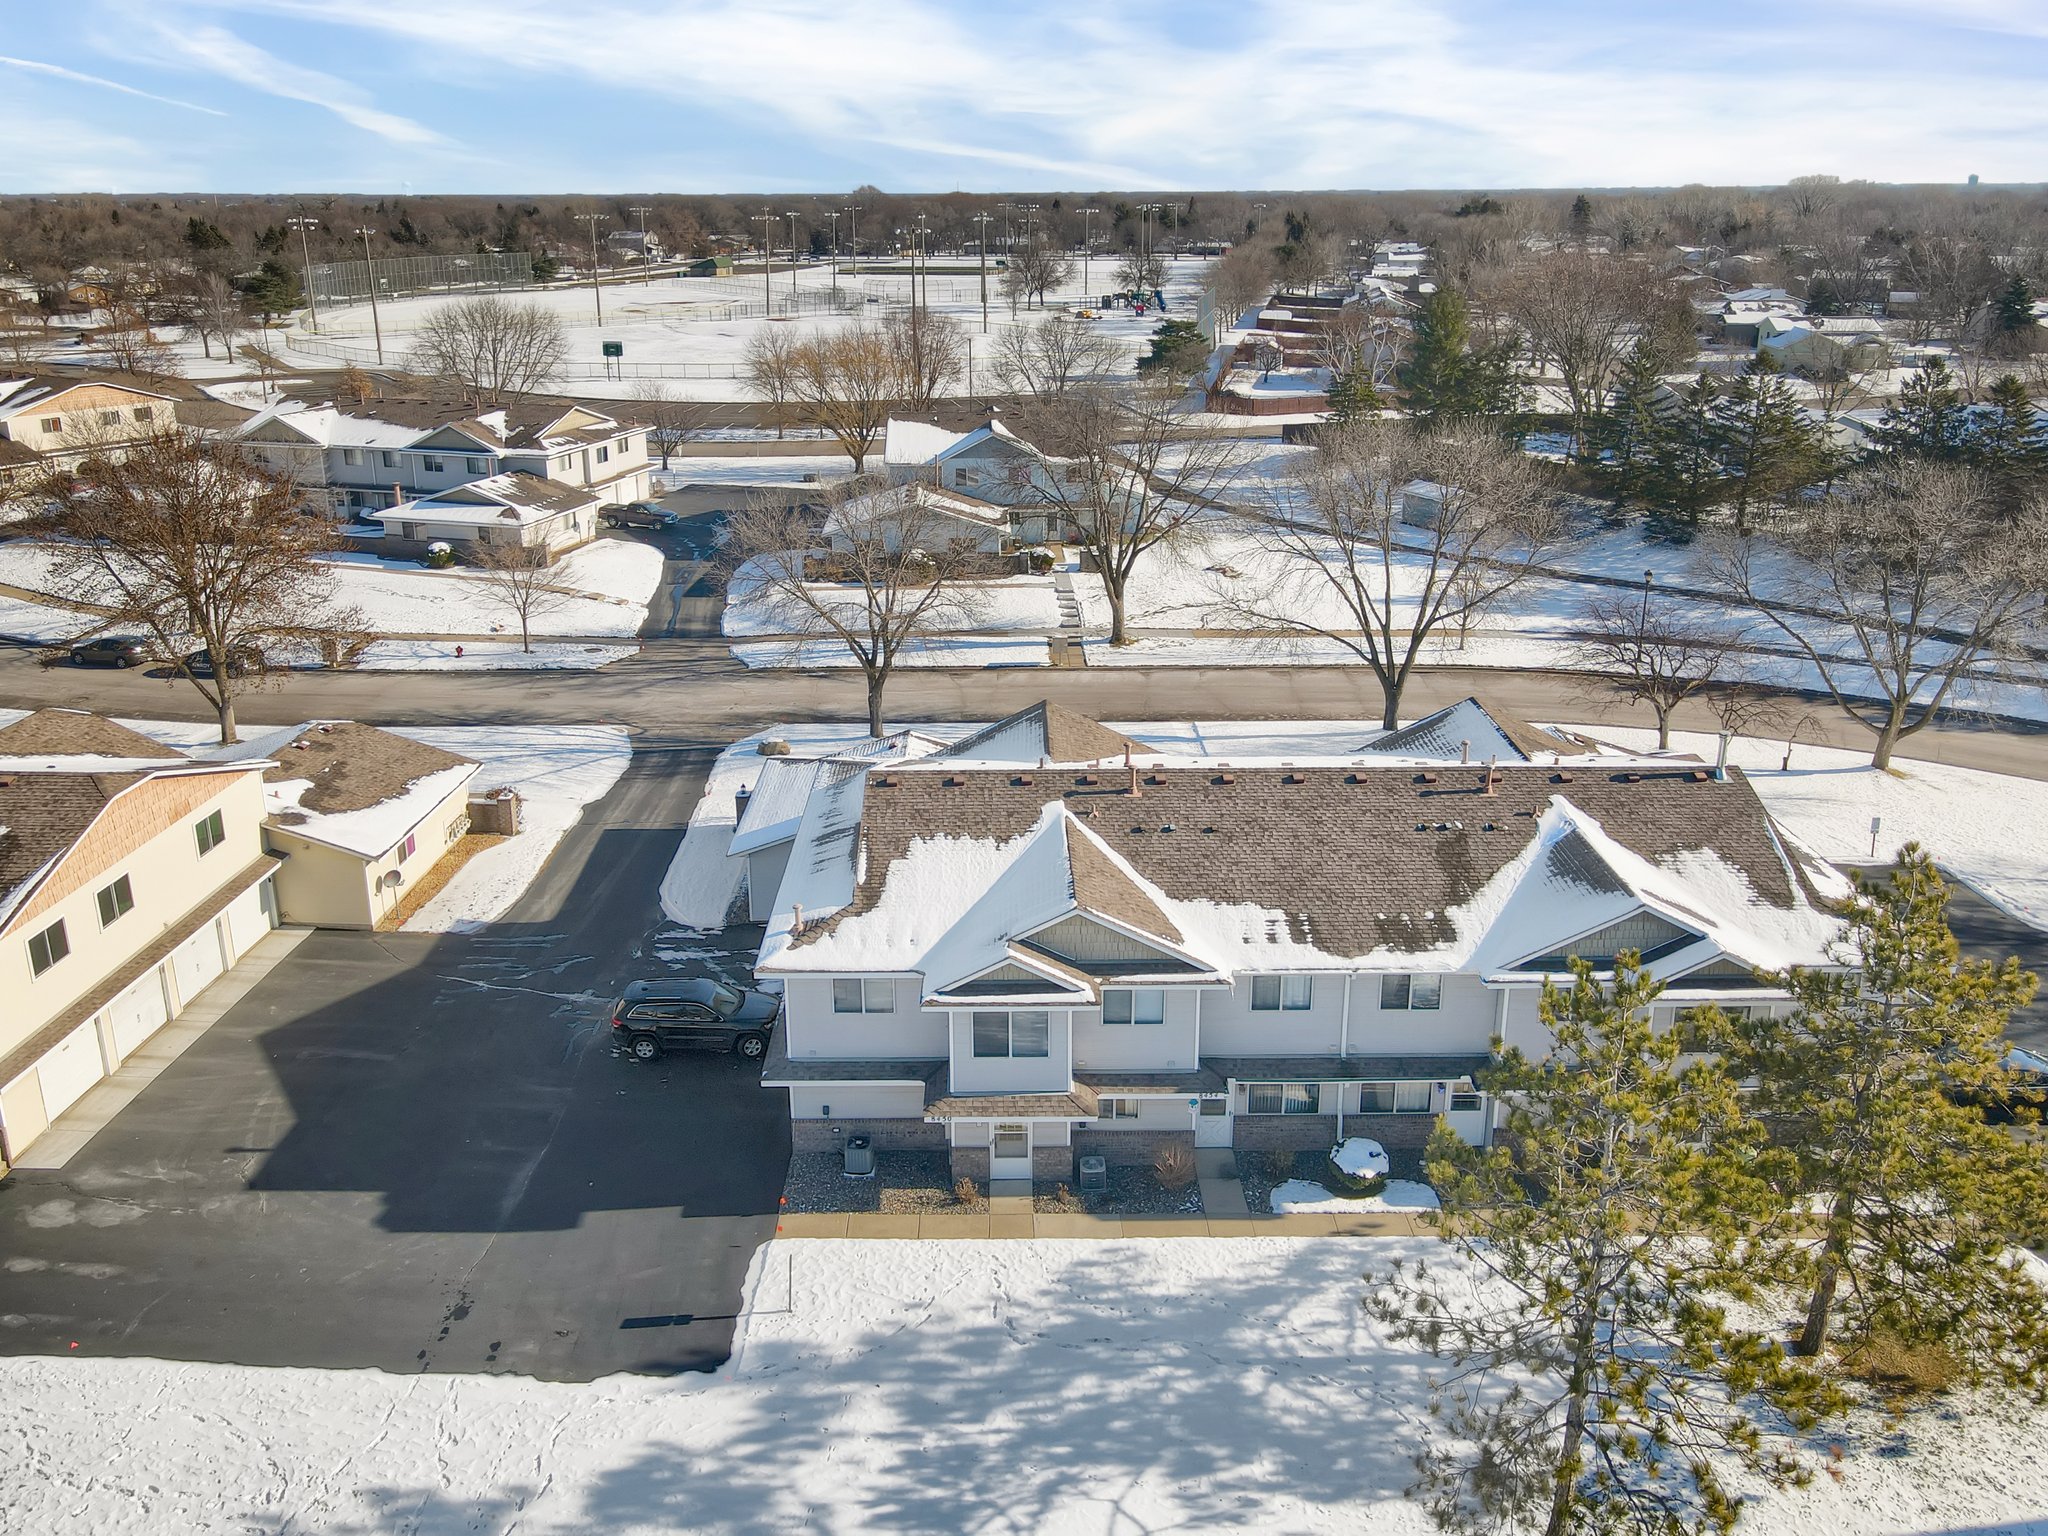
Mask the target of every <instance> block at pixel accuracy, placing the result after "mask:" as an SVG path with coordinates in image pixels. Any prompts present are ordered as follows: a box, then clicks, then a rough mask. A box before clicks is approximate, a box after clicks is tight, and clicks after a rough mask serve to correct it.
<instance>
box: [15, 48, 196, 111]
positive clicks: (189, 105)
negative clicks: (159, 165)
mask: <svg viewBox="0 0 2048 1536" xmlns="http://www.w3.org/2000/svg"><path fill="white" fill-rule="evenodd" d="M0 65H5V66H6V67H7V68H9V69H20V70H26V71H28V72H29V73H30V74H36V75H50V76H52V77H54V78H56V79H58V80H69V81H72V82H73V83H74V84H78V85H91V86H97V87H98V88H99V89H100V90H103V91H119V92H120V93H121V94H122V95H123V96H139V97H140V98H141V99H142V100H144V101H155V102H160V103H162V104H163V105H164V106H167V107H183V108H184V109H185V110H186V111H187V112H204V113H206V114H207V115H208V116H209V117H226V116H227V113H225V112H223V111H221V110H220V109H219V108H218V107H202V106H201V105H200V104H199V103H198V102H196V101H180V100H178V98H177V97H175V96H159V95H157V94H156V92H154V91H144V90H138V89H136V88H135V87H134V86H132V85H123V84H122V83H121V82H120V81H118V80H109V79H107V78H105V77H104V76H102V75H88V74H86V73H84V72H83V71H81V70H76V69H66V68H65V67H64V66H63V65H62V64H46V63H44V62H43V61H42V60H40V59H16V58H10V57H9V56H8V55H6V54H4V53H0Z"/></svg>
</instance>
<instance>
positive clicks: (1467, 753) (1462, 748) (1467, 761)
mask: <svg viewBox="0 0 2048 1536" xmlns="http://www.w3.org/2000/svg"><path fill="white" fill-rule="evenodd" d="M1458 761H1459V762H1460V763H1462V764H1464V765H1465V766H1466V767H1468V768H1469V767H1471V766H1472V743H1471V742H1469V741H1461V742H1459V743H1458Z"/></svg>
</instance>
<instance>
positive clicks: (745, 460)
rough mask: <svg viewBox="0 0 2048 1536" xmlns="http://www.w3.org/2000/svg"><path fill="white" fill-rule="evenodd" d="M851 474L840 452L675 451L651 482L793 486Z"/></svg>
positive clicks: (668, 487)
mask: <svg viewBox="0 0 2048 1536" xmlns="http://www.w3.org/2000/svg"><path fill="white" fill-rule="evenodd" d="M655 462H656V463H657V464H658V463H660V460H659V459H657V460H656V461H655ZM868 467H869V468H870V469H875V468H878V467H879V458H877V459H870V460H869V461H868ZM852 473H853V460H851V459H849V458H848V457H847V456H846V455H845V454H843V453H834V454H809V453H807V454H792V455H791V456H789V457H788V458H782V457H770V456H768V455H765V454H764V455H761V456H758V457H756V456H751V455H750V456H747V457H731V458H728V457H725V456H723V455H719V456H716V457H699V458H688V459H686V458H684V457H682V456H681V455H680V454H678V455H676V456H675V457H673V458H671V459H670V460H669V461H668V468H667V469H656V470H655V471H654V483H655V488H656V489H657V490H660V491H672V490H675V489H677V488H679V487H681V486H685V485H797V484H801V483H803V482H805V481H808V480H811V479H817V480H820V481H824V480H840V479H844V478H845V477H846V476H847V475H850V474H852Z"/></svg>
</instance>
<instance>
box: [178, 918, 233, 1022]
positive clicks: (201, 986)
mask: <svg viewBox="0 0 2048 1536" xmlns="http://www.w3.org/2000/svg"><path fill="white" fill-rule="evenodd" d="M218 922H219V919H217V918H216V919H215V920H214V922H211V923H208V924H207V925H206V926H205V927H204V928H202V929H200V930H199V931H198V932H197V933H195V934H193V935H192V937H191V938H189V939H187V940H186V941H185V942H184V943H182V944H180V945H179V946H178V948H177V952H176V953H175V954H173V955H172V956H171V964H172V967H173V973H174V974H175V975H176V976H177V978H178V1002H179V1006H181V1007H183V1006H187V1005H189V1004H190V1003H191V1001H192V999H193V998H195V997H197V996H198V995H199V994H200V993H201V992H202V991H204V990H205V987H206V984H207V983H208V982H209V981H211V980H213V978H214V977H216V976H218V975H219V974H220V973H221V971H222V969H223V967H222V965H221V960H220V935H219V934H218V933H217V932H215V931H214V930H215V927H216V925H217V924H218Z"/></svg>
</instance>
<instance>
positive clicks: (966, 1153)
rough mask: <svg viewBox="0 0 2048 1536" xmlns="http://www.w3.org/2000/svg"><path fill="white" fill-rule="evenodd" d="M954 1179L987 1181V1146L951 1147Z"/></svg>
mask: <svg viewBox="0 0 2048 1536" xmlns="http://www.w3.org/2000/svg"><path fill="white" fill-rule="evenodd" d="M953 1177H954V1179H955V1180H956V1181H957V1180H960V1179H972V1180H974V1182H975V1183H977V1184H986V1183H987V1182H988V1148H987V1147H955V1148H954V1149H953Z"/></svg>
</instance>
